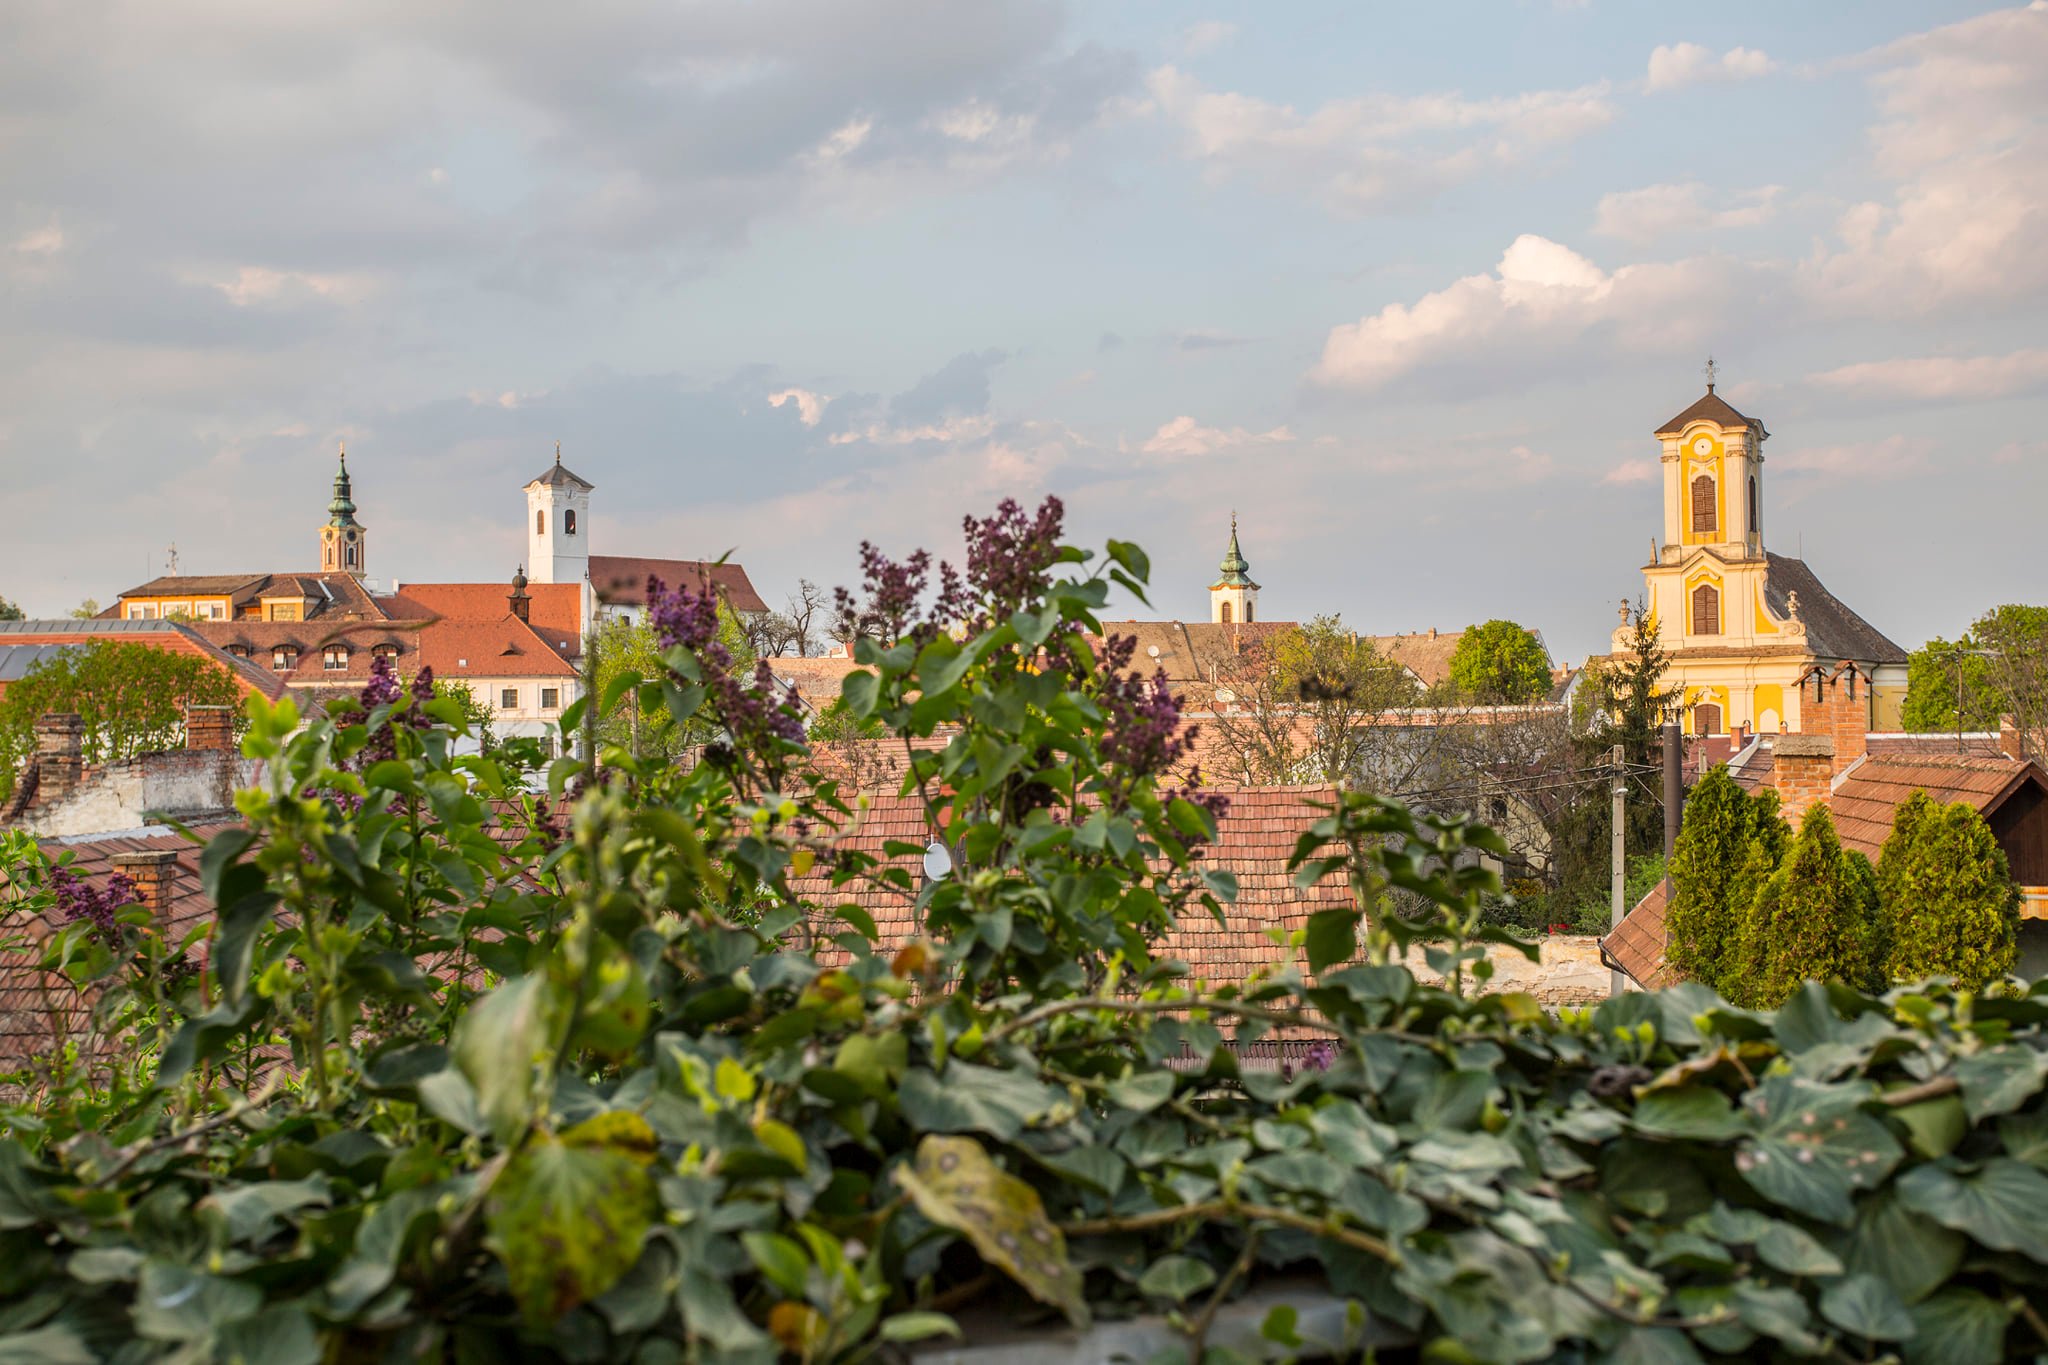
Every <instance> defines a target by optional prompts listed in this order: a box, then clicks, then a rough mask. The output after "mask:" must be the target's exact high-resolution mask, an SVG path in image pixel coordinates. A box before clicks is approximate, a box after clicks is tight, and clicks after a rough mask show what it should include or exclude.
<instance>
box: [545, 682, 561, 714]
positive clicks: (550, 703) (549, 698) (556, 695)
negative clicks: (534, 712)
mask: <svg viewBox="0 0 2048 1365" xmlns="http://www.w3.org/2000/svg"><path fill="white" fill-rule="evenodd" d="M561 704H562V691H561V689H560V688H558V687H543V688H542V689H541V690H540V709H541V710H543V711H552V710H554V709H555V708H556V707H557V706H560V705H561Z"/></svg>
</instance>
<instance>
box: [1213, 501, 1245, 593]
mask: <svg viewBox="0 0 2048 1365" xmlns="http://www.w3.org/2000/svg"><path fill="white" fill-rule="evenodd" d="M1218 567H1219V568H1221V569H1222V570H1223V577H1222V579H1221V580H1219V581H1218V583H1217V585H1216V586H1217V587H1219V588H1220V587H1223V586H1225V585H1226V584H1227V585H1228V586H1230V587H1233V588H1249V587H1252V586H1254V585H1253V583H1252V580H1251V577H1250V572H1249V571H1250V569H1251V567H1252V566H1251V565H1250V564H1248V563H1246V562H1245V557H1244V551H1242V550H1240V549H1238V548H1237V513H1235V512H1232V513H1231V514H1230V548H1229V549H1228V550H1225V551H1224V552H1223V563H1222V564H1221V565H1219V566H1218Z"/></svg>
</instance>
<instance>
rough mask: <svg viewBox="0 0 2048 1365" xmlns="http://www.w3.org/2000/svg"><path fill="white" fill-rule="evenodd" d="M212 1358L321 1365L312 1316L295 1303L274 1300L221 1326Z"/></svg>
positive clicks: (229, 1363) (243, 1364)
mask: <svg viewBox="0 0 2048 1365" xmlns="http://www.w3.org/2000/svg"><path fill="white" fill-rule="evenodd" d="M218 1341H219V1346H218V1349H217V1350H216V1351H215V1353H214V1358H215V1359H216V1360H219V1361H221V1362H222V1365H320V1360H321V1351H320V1341H319V1338H318V1337H316V1336H315V1335H314V1333H313V1319H312V1318H311V1317H309V1316H307V1314H306V1310H305V1309H303V1308H301V1307H299V1306H298V1305H297V1304H291V1303H274V1304H271V1305H270V1306H268V1307H267V1308H265V1309H263V1310H262V1311H261V1312H259V1313H256V1314H254V1315H252V1316H250V1317H246V1318H243V1319H242V1320H240V1321H239V1322H230V1323H227V1324H226V1325H224V1326H223V1327H222V1328H221V1329H220V1333H219V1336H218Z"/></svg>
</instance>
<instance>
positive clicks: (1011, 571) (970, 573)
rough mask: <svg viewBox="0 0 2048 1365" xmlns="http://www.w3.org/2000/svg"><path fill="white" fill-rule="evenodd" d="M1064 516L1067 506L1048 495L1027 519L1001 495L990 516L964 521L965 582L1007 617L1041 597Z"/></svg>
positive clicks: (995, 612)
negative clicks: (1035, 511)
mask: <svg viewBox="0 0 2048 1365" xmlns="http://www.w3.org/2000/svg"><path fill="white" fill-rule="evenodd" d="M1066 515H1067V510H1066V506H1065V505H1064V504H1063V503H1061V502H1060V500H1059V499H1058V498H1050V497H1049V498H1047V499H1046V500H1045V501H1044V502H1042V503H1040V504H1039V506H1038V515H1037V516H1035V517H1033V518H1031V519H1030V520H1026V519H1025V516H1024V509H1023V508H1022V507H1020V506H1018V505H1017V502H1016V500H1015V499H1012V498H1004V499H1003V500H1002V502H1000V503H999V504H997V506H996V514H995V515H994V516H992V517H987V518H984V519H983V520H981V521H976V520H975V519H974V518H973V517H968V518H967V519H966V523H965V526H964V529H965V531H966V532H967V581H968V582H969V583H970V584H971V585H973V587H974V588H975V589H976V591H978V592H979V593H980V594H981V596H982V600H983V601H985V602H986V603H987V604H988V607H989V610H990V612H991V614H992V615H994V616H995V617H997V618H999V619H1000V618H1005V617H1008V616H1010V615H1011V614H1012V613H1014V612H1017V611H1020V610H1023V609H1025V608H1027V607H1029V606H1031V605H1032V604H1033V603H1035V602H1037V601H1039V600H1040V599H1042V598H1043V597H1044V596H1045V590H1046V588H1047V586H1048V584H1049V582H1050V577H1049V573H1048V571H1049V570H1050V569H1051V568H1052V566H1053V564H1054V562H1055V561H1056V560H1057V559H1058V557H1059V550H1060V532H1061V530H1062V529H1063V526H1064V523H1065V520H1066Z"/></svg>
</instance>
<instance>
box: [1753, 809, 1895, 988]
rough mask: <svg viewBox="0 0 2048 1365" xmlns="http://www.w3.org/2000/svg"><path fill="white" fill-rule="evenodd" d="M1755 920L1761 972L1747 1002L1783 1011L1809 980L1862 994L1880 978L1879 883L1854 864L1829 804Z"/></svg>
mask: <svg viewBox="0 0 2048 1365" xmlns="http://www.w3.org/2000/svg"><path fill="white" fill-rule="evenodd" d="M1750 914H1751V919H1752V922H1751V925H1750V933H1751V935H1752V936H1753V939H1752V945H1753V946H1752V947H1751V949H1750V951H1751V952H1752V953H1753V954H1754V955H1755V957H1756V959H1757V962H1756V965H1757V967H1758V968H1760V970H1759V971H1758V972H1757V973H1756V976H1755V978H1754V979H1753V980H1752V981H1751V982H1750V983H1748V984H1749V988H1750V989H1749V991H1748V994H1749V997H1750V998H1749V999H1748V1000H1746V1001H1745V1002H1743V1003H1746V1004H1750V1005H1753V1006H1756V1007H1759V1008H1765V1009H1775V1008H1776V1007H1777V1006H1779V1005H1781V1004H1783V1003H1784V1002H1785V1001H1786V1000H1788V999H1790V998H1791V996H1792V993H1793V992H1794V991H1796V990H1798V989H1799V987H1800V986H1801V985H1802V984H1804V983H1805V982H1808V981H1840V982H1843V983H1845V984H1847V985H1850V986H1854V987H1858V988H1862V987H1866V986H1869V985H1872V984H1873V983H1874V982H1875V981H1876V979H1877V978H1878V976H1879V971H1878V965H1879V964H1877V963H1876V962H1875V961H1874V960H1873V957H1874V953H1875V951H1876V949H1877V947H1878V946H1879V945H1878V944H1877V942H1876V937H1877V935H1876V926H1875V920H1876V917H1877V895H1876V886H1875V878H1874V877H1872V876H1870V875H1868V874H1867V873H1866V872H1865V871H1864V870H1863V869H1859V868H1857V867H1855V866H1854V865H1853V864H1852V863H1851V861H1850V857H1849V855H1848V853H1846V852H1845V851H1844V850H1843V848H1842V842H1841V839H1840V838H1839V837H1838V836H1837V835H1836V834H1835V821H1834V817H1833V816H1831V815H1829V814H1828V808H1827V807H1826V806H1824V805H1816V806H1813V807H1811V808H1810V809H1808V811H1807V812H1806V818H1805V819H1804V820H1802V821H1800V824H1799V837H1798V838H1797V839H1795V840H1793V841H1792V849H1791V853H1790V855H1789V856H1788V857H1787V858H1786V860H1785V863H1784V865H1783V866H1781V867H1780V868H1779V869H1778V870H1777V871H1776V872H1775V873H1773V874H1771V878H1770V880H1769V881H1767V882H1765V883H1764V887H1763V890H1762V891H1761V892H1760V893H1759V894H1758V896H1757V899H1756V904H1755V906H1754V907H1752V909H1751V911H1750Z"/></svg>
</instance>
